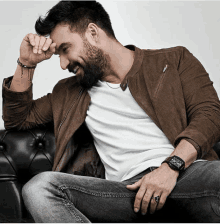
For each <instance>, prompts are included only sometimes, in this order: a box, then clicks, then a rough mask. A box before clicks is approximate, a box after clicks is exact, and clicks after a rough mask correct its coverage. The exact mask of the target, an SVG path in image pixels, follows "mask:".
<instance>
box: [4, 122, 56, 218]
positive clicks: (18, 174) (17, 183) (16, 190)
mask: <svg viewBox="0 0 220 224" xmlns="http://www.w3.org/2000/svg"><path fill="white" fill-rule="evenodd" d="M55 150H56V146H55V137H54V132H53V128H51V127H49V126H48V127H43V128H33V129H28V130H25V131H24V130H20V131H16V130H0V167H1V169H0V191H1V194H0V203H1V207H0V222H7V221H6V220H8V221H10V222H21V221H22V220H24V219H25V218H26V217H27V216H28V215H29V214H28V213H27V211H26V209H25V207H24V204H23V200H22V196H21V190H22V187H23V185H24V184H25V183H26V182H27V181H28V180H30V179H31V178H32V177H33V176H35V175H36V174H38V173H41V172H43V171H50V170H52V167H53V160H54V154H55Z"/></svg>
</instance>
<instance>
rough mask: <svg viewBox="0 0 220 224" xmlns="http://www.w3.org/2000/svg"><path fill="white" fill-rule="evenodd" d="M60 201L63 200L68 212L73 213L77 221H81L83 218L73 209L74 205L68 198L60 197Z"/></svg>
mask: <svg viewBox="0 0 220 224" xmlns="http://www.w3.org/2000/svg"><path fill="white" fill-rule="evenodd" d="M62 201H63V203H64V205H65V206H66V207H67V208H68V209H69V211H70V213H73V215H74V216H75V218H76V219H77V221H79V222H81V223H83V220H82V219H81V218H80V216H78V215H77V213H76V212H75V211H74V209H76V207H75V206H74V205H73V204H72V202H71V201H69V200H65V199H62Z"/></svg>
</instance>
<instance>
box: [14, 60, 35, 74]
mask: <svg viewBox="0 0 220 224" xmlns="http://www.w3.org/2000/svg"><path fill="white" fill-rule="evenodd" d="M17 63H18V64H19V65H20V66H21V67H22V75H23V68H28V69H33V68H36V67H37V65H35V66H33V67H28V66H26V65H24V64H22V63H21V62H20V61H19V58H18V60H17ZM22 75H21V77H22Z"/></svg>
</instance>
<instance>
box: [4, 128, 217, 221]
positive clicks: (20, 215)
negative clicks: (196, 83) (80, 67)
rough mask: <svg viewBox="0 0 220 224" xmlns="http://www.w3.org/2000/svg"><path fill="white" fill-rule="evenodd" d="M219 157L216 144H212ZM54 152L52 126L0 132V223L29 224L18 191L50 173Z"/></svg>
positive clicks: (27, 215)
mask: <svg viewBox="0 0 220 224" xmlns="http://www.w3.org/2000/svg"><path fill="white" fill-rule="evenodd" d="M214 149H215V151H216V152H217V154H218V156H219V157H220V142H218V143H217V144H215V146H214ZM55 150H56V146H55V137H54V132H53V127H51V126H48V127H42V128H39V127H38V128H33V129H29V130H25V131H16V130H4V129H2V130H0V165H1V166H0V167H1V169H0V192H1V193H0V204H1V207H0V222H1V223H7V222H14V223H23V222H28V223H33V222H34V220H33V218H32V217H31V215H30V214H29V212H28V211H27V210H26V208H25V206H24V203H23V201H22V196H21V189H22V187H23V185H24V184H25V183H26V182H27V181H28V180H29V179H30V178H32V177H33V176H34V175H36V174H38V173H41V172H43V171H50V170H52V166H53V158H54V153H55Z"/></svg>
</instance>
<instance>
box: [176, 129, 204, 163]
mask: <svg viewBox="0 0 220 224" xmlns="http://www.w3.org/2000/svg"><path fill="white" fill-rule="evenodd" d="M182 139H185V140H186V141H188V142H189V143H191V144H192V145H193V146H194V148H195V149H196V151H197V158H196V159H201V158H202V157H203V156H204V155H205V154H206V153H207V152H206V151H204V152H203V150H202V145H203V144H201V142H202V141H201V137H199V135H196V136H192V135H191V136H190V135H189V134H188V135H186V133H185V134H184V133H181V134H180V135H178V136H177V138H176V140H175V142H174V146H175V147H176V146H177V145H178V144H179V142H180V141H181V140H182ZM198 142H200V144H199V143H198Z"/></svg>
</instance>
